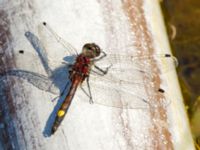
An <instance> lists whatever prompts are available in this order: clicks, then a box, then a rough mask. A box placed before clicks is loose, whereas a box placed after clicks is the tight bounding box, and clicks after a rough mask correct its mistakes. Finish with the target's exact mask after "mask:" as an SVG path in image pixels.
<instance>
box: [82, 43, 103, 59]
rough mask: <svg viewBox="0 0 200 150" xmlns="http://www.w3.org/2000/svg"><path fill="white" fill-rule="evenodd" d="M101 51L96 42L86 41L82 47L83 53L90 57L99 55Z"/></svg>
mask: <svg viewBox="0 0 200 150" xmlns="http://www.w3.org/2000/svg"><path fill="white" fill-rule="evenodd" d="M100 53H101V49H100V47H99V46H98V45H97V44H95V43H86V44H85V45H84V46H83V48H82V54H83V55H84V56H85V57H88V58H95V57H98V56H99V55H100Z"/></svg>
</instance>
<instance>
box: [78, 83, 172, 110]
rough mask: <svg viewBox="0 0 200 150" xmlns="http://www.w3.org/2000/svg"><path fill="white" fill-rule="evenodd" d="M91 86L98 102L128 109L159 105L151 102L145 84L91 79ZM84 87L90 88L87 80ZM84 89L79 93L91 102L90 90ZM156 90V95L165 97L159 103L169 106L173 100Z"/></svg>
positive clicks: (93, 98) (93, 96)
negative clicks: (167, 98)
mask: <svg viewBox="0 0 200 150" xmlns="http://www.w3.org/2000/svg"><path fill="white" fill-rule="evenodd" d="M90 87H91V93H92V100H93V102H94V103H96V104H100V105H105V106H109V107H117V108H126V109H148V108H149V107H158V103H157V104H154V103H152V102H151V97H149V95H147V94H146V91H145V87H144V85H143V86H141V85H138V84H132V85H130V84H121V82H116V83H111V82H105V81H104V80H98V81H97V80H90ZM82 88H83V89H84V91H87V90H88V86H87V84H86V82H84V83H83V85H82ZM84 91H83V90H81V89H79V92H78V95H79V96H80V97H81V98H82V99H83V100H86V101H87V102H89V96H88V95H89V92H88V93H87V94H86V93H85V92H84ZM154 92H155V95H157V96H158V95H160V97H163V99H161V100H160V103H159V105H162V106H164V107H167V106H168V105H169V104H170V102H171V101H170V100H166V99H165V98H164V96H166V93H164V92H163V91H162V92H160V91H158V90H157V91H154ZM83 97H85V98H83Z"/></svg>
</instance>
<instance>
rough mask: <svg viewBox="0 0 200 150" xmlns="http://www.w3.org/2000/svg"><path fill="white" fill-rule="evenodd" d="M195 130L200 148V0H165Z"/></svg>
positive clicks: (186, 102)
mask: <svg viewBox="0 0 200 150" xmlns="http://www.w3.org/2000/svg"><path fill="white" fill-rule="evenodd" d="M161 7H162V11H163V14H164V19H165V23H166V27H167V31H168V36H169V41H170V44H171V48H172V50H173V53H174V55H175V56H176V57H177V58H178V60H179V67H178V76H179V82H180V85H181V88H182V93H183V96H184V100H185V106H186V107H185V108H186V109H187V112H188V117H189V120H190V125H191V130H192V134H193V137H194V140H195V145H196V148H197V149H200V96H199V95H200V77H199V75H200V51H199V49H200V0H162V1H161Z"/></svg>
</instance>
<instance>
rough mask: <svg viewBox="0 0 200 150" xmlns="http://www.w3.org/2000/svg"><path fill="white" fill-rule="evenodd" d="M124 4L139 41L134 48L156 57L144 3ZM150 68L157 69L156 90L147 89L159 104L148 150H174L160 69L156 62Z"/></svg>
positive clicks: (152, 113)
mask: <svg viewBox="0 0 200 150" xmlns="http://www.w3.org/2000/svg"><path fill="white" fill-rule="evenodd" d="M122 3H123V9H124V12H125V13H126V15H127V16H128V17H129V19H130V23H131V24H132V26H131V30H132V31H133V32H134V33H135V37H136V39H137V41H136V44H134V46H135V47H136V48H137V49H138V51H140V52H141V56H142V55H154V45H153V38H152V35H151V33H150V31H149V29H148V26H147V22H146V19H145V15H144V10H143V1H142V0H134V1H133V0H127V1H123V2H122ZM141 27H142V28H141ZM150 67H151V68H152V70H153V68H157V69H156V70H155V72H153V74H154V76H153V77H152V79H151V81H153V83H155V89H154V90H152V89H150V88H149V87H145V88H146V92H147V94H148V96H149V98H150V101H151V104H152V105H155V104H157V105H158V107H151V108H150V117H151V125H152V126H151V127H150V129H149V131H150V135H151V137H150V139H152V140H151V141H149V142H151V147H149V148H148V149H159V150H160V149H164V150H165V149H166V150H168V149H173V143H172V139H171V134H170V132H169V129H168V122H167V113H166V106H163V105H162V103H163V102H162V101H163V99H165V97H164V96H163V95H161V94H159V92H158V89H159V87H160V83H161V80H160V77H159V69H158V66H157V64H156V62H155V61H154V62H152V64H151V65H150ZM143 78H144V80H149V78H147V77H145V76H144V77H143Z"/></svg>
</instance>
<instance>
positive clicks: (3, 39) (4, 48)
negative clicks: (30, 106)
mask: <svg viewBox="0 0 200 150" xmlns="http://www.w3.org/2000/svg"><path fill="white" fill-rule="evenodd" d="M9 27H10V22H9V19H8V15H7V13H6V12H5V11H3V10H0V75H2V74H4V73H5V72H6V70H7V69H8V68H12V67H13V66H15V63H14V61H13V60H12V52H11V51H12V47H11V42H12V37H11V33H10V28H9ZM0 77H1V76H0ZM13 84H14V81H13V80H8V79H7V78H5V80H4V82H2V81H1V85H0V88H1V89H0V90H1V91H0V96H1V102H0V109H1V112H2V115H1V119H0V123H1V124H4V129H1V130H0V132H1V135H0V136H1V137H0V141H1V142H2V143H1V144H2V146H3V148H5V149H13V144H14V142H13V141H12V140H13V139H15V137H16V135H15V131H14V127H13V126H12V124H11V122H12V120H13V118H15V117H16V110H15V106H14V103H13V98H12V95H11V86H12V85H13ZM2 130H3V131H2ZM15 147H16V148H17V145H15Z"/></svg>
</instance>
